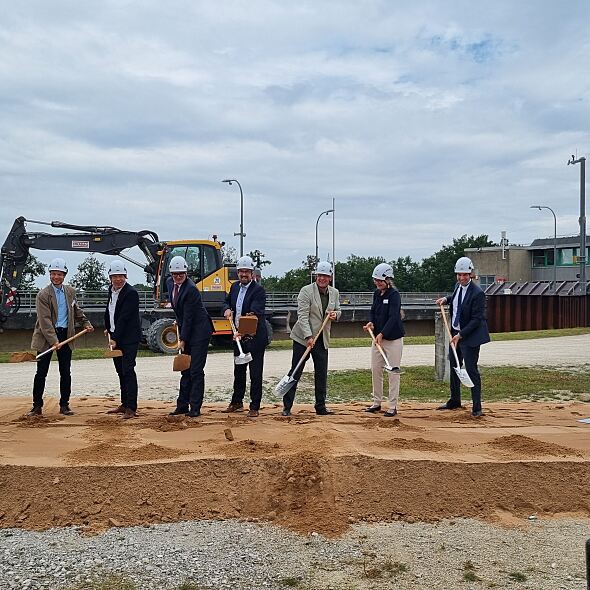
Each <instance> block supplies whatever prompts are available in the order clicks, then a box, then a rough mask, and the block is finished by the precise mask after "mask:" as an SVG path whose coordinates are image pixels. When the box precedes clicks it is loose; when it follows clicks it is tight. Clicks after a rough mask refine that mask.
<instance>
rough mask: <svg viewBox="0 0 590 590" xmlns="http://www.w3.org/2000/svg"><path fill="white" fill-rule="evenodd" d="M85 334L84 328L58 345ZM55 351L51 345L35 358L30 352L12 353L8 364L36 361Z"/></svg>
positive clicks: (55, 347)
mask: <svg viewBox="0 0 590 590" xmlns="http://www.w3.org/2000/svg"><path fill="white" fill-rule="evenodd" d="M86 332H88V328H84V329H83V330H82V331H81V332H78V333H77V334H74V335H73V336H72V337H71V338H68V339H67V340H64V341H63V342H60V344H62V345H63V344H67V343H68V342H71V341H72V340H75V339H76V338H78V337H79V336H82V334H86ZM56 349H57V344H55V345H53V346H52V347H51V348H48V349H47V350H46V351H44V352H42V353H40V354H38V355H37V356H35V354H34V353H32V352H13V353H11V355H10V362H11V363H23V362H25V361H38V360H39V359H40V358H41V357H42V356H43V355H46V354H47V353H49V352H53V351H54V350H56Z"/></svg>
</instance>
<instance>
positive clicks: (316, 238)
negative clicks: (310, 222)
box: [315, 209, 334, 264]
mask: <svg viewBox="0 0 590 590" xmlns="http://www.w3.org/2000/svg"><path fill="white" fill-rule="evenodd" d="M329 213H334V209H328V210H327V211H322V212H321V213H320V214H319V215H318V218H317V221H316V222H315V262H316V264H317V263H318V262H319V259H318V223H319V222H320V218H321V216H322V215H328V214H329Z"/></svg>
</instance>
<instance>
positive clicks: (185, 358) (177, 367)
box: [172, 354, 191, 371]
mask: <svg viewBox="0 0 590 590" xmlns="http://www.w3.org/2000/svg"><path fill="white" fill-rule="evenodd" d="M190 366H191V357H190V355H188V354H177V355H176V356H175V357H174V362H173V363H172V370H173V371H186V370H187V369H190Z"/></svg>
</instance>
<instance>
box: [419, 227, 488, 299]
mask: <svg viewBox="0 0 590 590" xmlns="http://www.w3.org/2000/svg"><path fill="white" fill-rule="evenodd" d="M493 245H494V243H493V242H491V241H490V239H489V238H488V236H487V235H480V236H467V235H462V236H461V237H460V238H454V239H453V243H452V244H451V245H448V246H443V247H442V248H441V249H440V250H439V251H438V252H435V253H434V254H433V255H432V256H429V257H428V258H425V259H424V260H423V261H422V264H421V265H420V289H419V290H420V291H424V292H435V291H437V292H449V291H452V290H453V286H454V284H455V282H456V279H455V274H454V272H453V269H454V268H455V262H456V261H457V258H460V257H461V256H465V248H485V247H486V246H493Z"/></svg>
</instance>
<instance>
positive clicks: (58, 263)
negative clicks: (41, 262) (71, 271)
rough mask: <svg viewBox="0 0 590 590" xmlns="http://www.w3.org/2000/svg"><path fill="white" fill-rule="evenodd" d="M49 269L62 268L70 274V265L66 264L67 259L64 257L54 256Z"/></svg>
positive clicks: (62, 270)
mask: <svg viewBox="0 0 590 590" xmlns="http://www.w3.org/2000/svg"><path fill="white" fill-rule="evenodd" d="M49 270H50V271H52V270H60V271H61V272H63V273H65V274H68V267H67V266H66V261H65V260H64V259H63V258H54V259H53V260H52V261H51V262H50V263H49Z"/></svg>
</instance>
